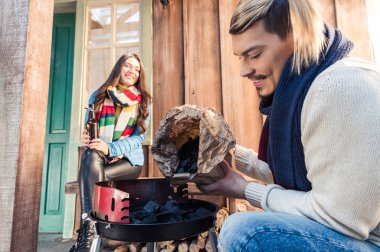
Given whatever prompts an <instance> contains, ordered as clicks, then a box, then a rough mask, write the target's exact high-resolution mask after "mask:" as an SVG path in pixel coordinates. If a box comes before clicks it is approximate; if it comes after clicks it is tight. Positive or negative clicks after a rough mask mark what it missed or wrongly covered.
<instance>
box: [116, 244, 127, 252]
mask: <svg viewBox="0 0 380 252" xmlns="http://www.w3.org/2000/svg"><path fill="white" fill-rule="evenodd" d="M128 246H129V244H128V243H123V244H121V245H120V246H118V247H117V248H116V249H115V250H114V252H128V251H129V249H128Z"/></svg>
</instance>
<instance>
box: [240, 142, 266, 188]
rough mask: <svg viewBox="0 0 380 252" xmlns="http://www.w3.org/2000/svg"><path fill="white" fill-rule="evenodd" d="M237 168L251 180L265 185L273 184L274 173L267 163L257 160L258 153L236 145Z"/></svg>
mask: <svg viewBox="0 0 380 252" xmlns="http://www.w3.org/2000/svg"><path fill="white" fill-rule="evenodd" d="M235 163H236V168H237V169H238V170H239V171H241V172H242V173H244V174H246V175H248V176H250V177H251V178H254V179H257V180H261V181H263V182H265V183H273V177H272V172H271V170H270V169H269V166H268V164H267V163H266V162H264V161H262V160H260V159H258V158H257V153H256V152H254V151H253V150H252V149H247V148H244V147H243V146H240V145H236V147H235Z"/></svg>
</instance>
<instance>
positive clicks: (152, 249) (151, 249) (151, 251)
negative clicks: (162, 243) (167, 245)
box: [146, 242, 157, 252]
mask: <svg viewBox="0 0 380 252" xmlns="http://www.w3.org/2000/svg"><path fill="white" fill-rule="evenodd" d="M146 245H147V252H157V246H156V243H155V242H148V243H147V244H146Z"/></svg>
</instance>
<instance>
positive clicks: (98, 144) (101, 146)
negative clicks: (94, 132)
mask: <svg viewBox="0 0 380 252" xmlns="http://www.w3.org/2000/svg"><path fill="white" fill-rule="evenodd" d="M87 147H88V148H90V149H93V150H98V151H101V152H103V153H104V155H108V144H106V142H104V141H103V140H102V139H100V138H96V139H93V140H91V142H90V144H88V145H87Z"/></svg>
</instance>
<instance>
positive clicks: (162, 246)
mask: <svg viewBox="0 0 380 252" xmlns="http://www.w3.org/2000/svg"><path fill="white" fill-rule="evenodd" d="M173 242H174V241H173V240H172V241H160V242H157V246H158V247H159V248H166V247H167V246H168V245H170V244H172V243H173Z"/></svg>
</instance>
